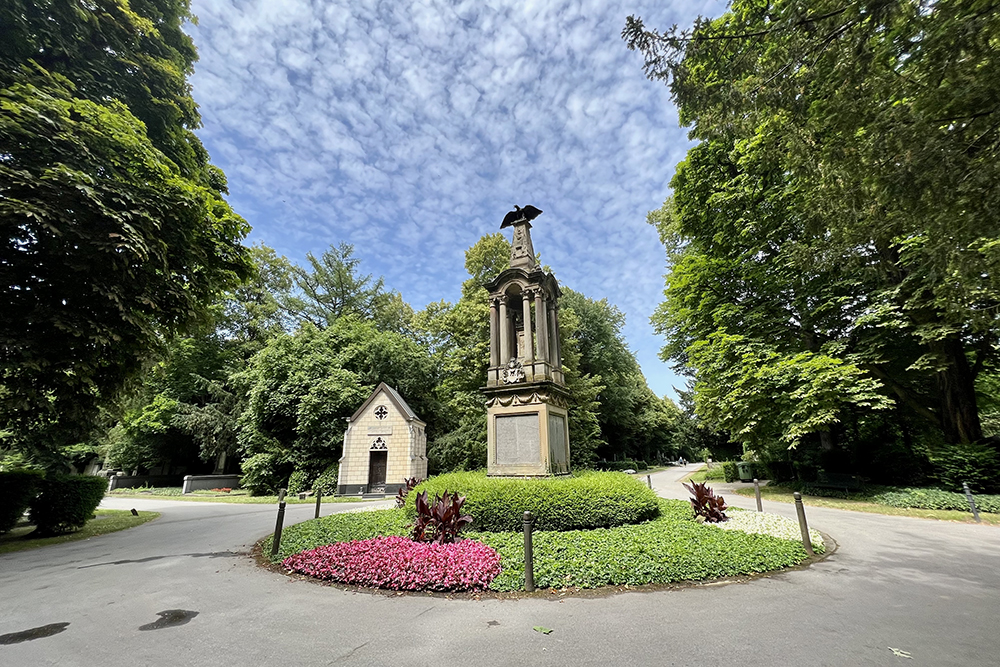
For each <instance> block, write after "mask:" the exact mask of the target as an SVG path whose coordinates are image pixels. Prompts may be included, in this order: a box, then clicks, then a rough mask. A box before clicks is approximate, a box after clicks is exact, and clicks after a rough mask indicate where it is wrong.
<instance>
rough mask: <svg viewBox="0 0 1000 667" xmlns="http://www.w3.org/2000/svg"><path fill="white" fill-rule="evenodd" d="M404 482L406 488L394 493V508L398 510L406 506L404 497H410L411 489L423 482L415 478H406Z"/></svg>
mask: <svg viewBox="0 0 1000 667" xmlns="http://www.w3.org/2000/svg"><path fill="white" fill-rule="evenodd" d="M404 481H405V482H406V486H404V487H403V488H401V489H400V490H399V491H397V492H396V507H398V508H402V507H403V505H405V504H406V496H408V495H410V491H412V490H413V487H415V486H416V485H417V484H420V482H422V481H423V480H422V479H419V478H417V477H407V478H406V479H405V480H404Z"/></svg>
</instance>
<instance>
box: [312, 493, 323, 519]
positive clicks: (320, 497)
mask: <svg viewBox="0 0 1000 667" xmlns="http://www.w3.org/2000/svg"><path fill="white" fill-rule="evenodd" d="M321 502H323V492H322V491H320V490H319V489H316V515H315V516H314V517H313V518H314V519H318V518H319V506H320V503H321Z"/></svg>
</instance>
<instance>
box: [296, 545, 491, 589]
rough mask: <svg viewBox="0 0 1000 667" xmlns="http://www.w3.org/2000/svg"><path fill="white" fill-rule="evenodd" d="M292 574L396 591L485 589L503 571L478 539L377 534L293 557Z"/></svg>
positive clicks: (488, 548)
mask: <svg viewBox="0 0 1000 667" xmlns="http://www.w3.org/2000/svg"><path fill="white" fill-rule="evenodd" d="M282 565H283V566H284V567H285V568H286V569H288V570H291V571H293V572H298V573H300V574H306V575H309V576H311V577H316V578H318V579H325V580H328V581H339V582H341V583H345V584H355V585H360V586H374V587H376V588H388V589H390V590H394V591H474V590H483V589H485V588H486V587H487V586H489V585H490V582H492V581H493V579H494V578H496V576H497V575H498V574H500V556H499V555H498V554H497V552H496V551H494V550H493V549H492V548H490V547H488V546H486V545H485V544H482V543H480V542H476V541H474V540H462V541H461V542H455V543H452V544H429V543H424V542H414V541H412V540H408V539H406V538H405V537H376V538H372V539H368V540H357V541H353V542H339V543H337V544H330V545H328V546H323V547H317V548H315V549H310V550H309V551H303V552H302V553H300V554H296V555H294V556H289V557H288V558H286V559H285V560H284V561H283V562H282Z"/></svg>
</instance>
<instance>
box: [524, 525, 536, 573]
mask: <svg viewBox="0 0 1000 667" xmlns="http://www.w3.org/2000/svg"><path fill="white" fill-rule="evenodd" d="M534 524H535V519H534V518H533V517H532V516H531V512H525V513H524V590H526V591H528V592H529V593H530V592H532V591H533V590H535V554H534V550H533V549H532V546H531V530H532V528H533V527H534Z"/></svg>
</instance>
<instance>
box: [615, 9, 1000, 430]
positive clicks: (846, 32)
mask: <svg viewBox="0 0 1000 667" xmlns="http://www.w3.org/2000/svg"><path fill="white" fill-rule="evenodd" d="M998 35H1000V12H998V11H997V9H996V8H995V7H990V6H987V5H984V4H983V3H980V2H974V1H964V0H958V1H947V2H923V1H916V0H903V1H899V2H881V1H878V2H856V3H841V2H833V1H832V0H819V1H817V2H809V3H802V2H795V1H789V0H777V1H770V2H750V1H737V2H733V3H732V4H731V6H730V9H729V11H727V12H726V13H725V14H723V15H722V16H720V17H719V18H715V19H699V20H698V21H696V23H695V25H694V26H693V27H692V28H690V29H686V30H684V29H679V28H677V27H675V28H673V29H671V30H670V31H668V32H666V33H659V32H657V31H655V30H650V29H647V28H646V26H645V25H644V24H643V23H642V20H641V19H638V18H635V17H630V18H629V20H628V22H627V25H626V27H625V30H624V33H623V36H624V38H625V39H626V41H627V43H628V45H629V47H630V48H633V49H637V50H639V51H641V52H642V53H643V55H644V56H645V69H646V73H647V75H648V76H649V77H650V78H652V79H656V80H661V81H664V82H666V83H667V84H668V85H669V86H670V90H671V94H672V96H673V98H674V100H675V101H676V103H677V105H678V108H679V113H680V119H681V122H682V124H684V125H687V126H689V127H690V128H691V132H690V135H691V137H692V138H693V139H695V140H697V141H698V142H699V143H698V144H697V145H696V146H695V147H694V148H692V149H691V150H690V151H689V153H688V155H687V158H686V159H685V161H684V162H683V163H681V165H679V166H678V169H677V173H676V175H675V176H674V178H673V180H672V182H671V185H672V187H673V190H674V194H673V197H672V199H671V200H668V202H667V204H666V205H665V206H664V208H663V209H662V210H660V211H657V212H654V213H652V214H651V215H650V222H651V223H653V224H654V225H656V226H657V228H658V230H659V231H660V235H661V239H662V240H663V241H664V243H665V245H666V246H667V249H668V262H669V263H670V265H671V273H670V275H669V277H668V280H667V290H666V300H665V302H664V303H663V304H662V305H661V307H660V309H659V310H658V311H657V313H656V315H655V316H654V324H655V326H657V328H658V329H659V330H660V331H661V332H662V333H664V334H665V335H667V336H668V343H667V346H666V347H665V348H664V351H663V356H664V357H665V358H667V359H671V360H673V361H675V362H676V363H678V364H680V365H681V366H683V367H686V368H687V369H689V370H690V371H692V372H694V374H695V377H696V378H697V384H696V394H697V398H696V403H697V404H698V405H699V413H700V414H704V415H706V416H709V417H710V418H711V419H712V420H713V421H714V422H715V424H716V425H717V426H719V427H721V428H723V429H724V430H727V431H729V432H731V433H733V434H741V435H743V436H747V437H751V436H753V435H754V434H758V435H762V433H760V429H761V428H763V427H764V426H767V428H769V429H770V430H771V431H772V433H771V437H774V436H775V435H777V436H778V437H781V438H784V439H785V441H786V444H787V443H788V442H791V443H795V442H798V441H799V440H800V439H801V437H803V436H805V435H806V434H808V433H816V434H820V435H823V434H826V435H829V434H830V433H831V432H833V433H835V432H837V431H838V430H840V431H841V432H843V429H842V428H841V427H840V426H838V425H840V424H842V423H843V422H844V420H845V415H849V414H850V415H858V414H862V415H865V414H867V415H871V416H872V418H873V419H876V420H878V419H882V417H878V416H877V415H876V414H875V413H873V410H874V411H885V410H887V409H889V408H892V407H893V406H899V409H900V410H901V411H902V412H895V413H894V415H895V416H894V418H898V419H902V420H904V421H905V422H906V423H909V424H911V426H912V425H913V424H917V427H916V428H918V429H919V430H922V431H924V432H934V433H937V434H938V435H937V436H934V437H936V438H937V439H938V440H939V441H940V440H943V441H945V442H950V443H970V442H974V441H977V440H979V439H980V438H981V437H982V436H983V431H982V427H981V423H980V418H979V409H978V404H977V398H976V381H977V378H978V377H979V376H980V375H981V374H982V373H983V372H984V371H988V370H989V369H990V368H992V367H993V365H994V363H995V360H996V355H997V342H998V341H997V333H998V314H1000V309H998V307H997V305H998V303H1000V273H998V268H1000V267H998V262H1000V241H998V240H997V239H998V238H1000V219H998V218H997V216H996V214H995V212H996V210H997V205H998V204H1000V159H998V158H1000V132H998V128H1000V125H998V124H997V122H996V118H997V113H998V109H1000V87H997V86H996V84H995V81H996V79H997V75H998V74H1000V57H998V56H997V54H998V53H1000V50H998V47H1000V41H998V39H1000V38H998ZM886 414H888V413H886ZM908 428H909V427H908ZM824 437H825V436H824ZM932 439H933V438H932ZM828 444H829V443H828Z"/></svg>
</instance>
